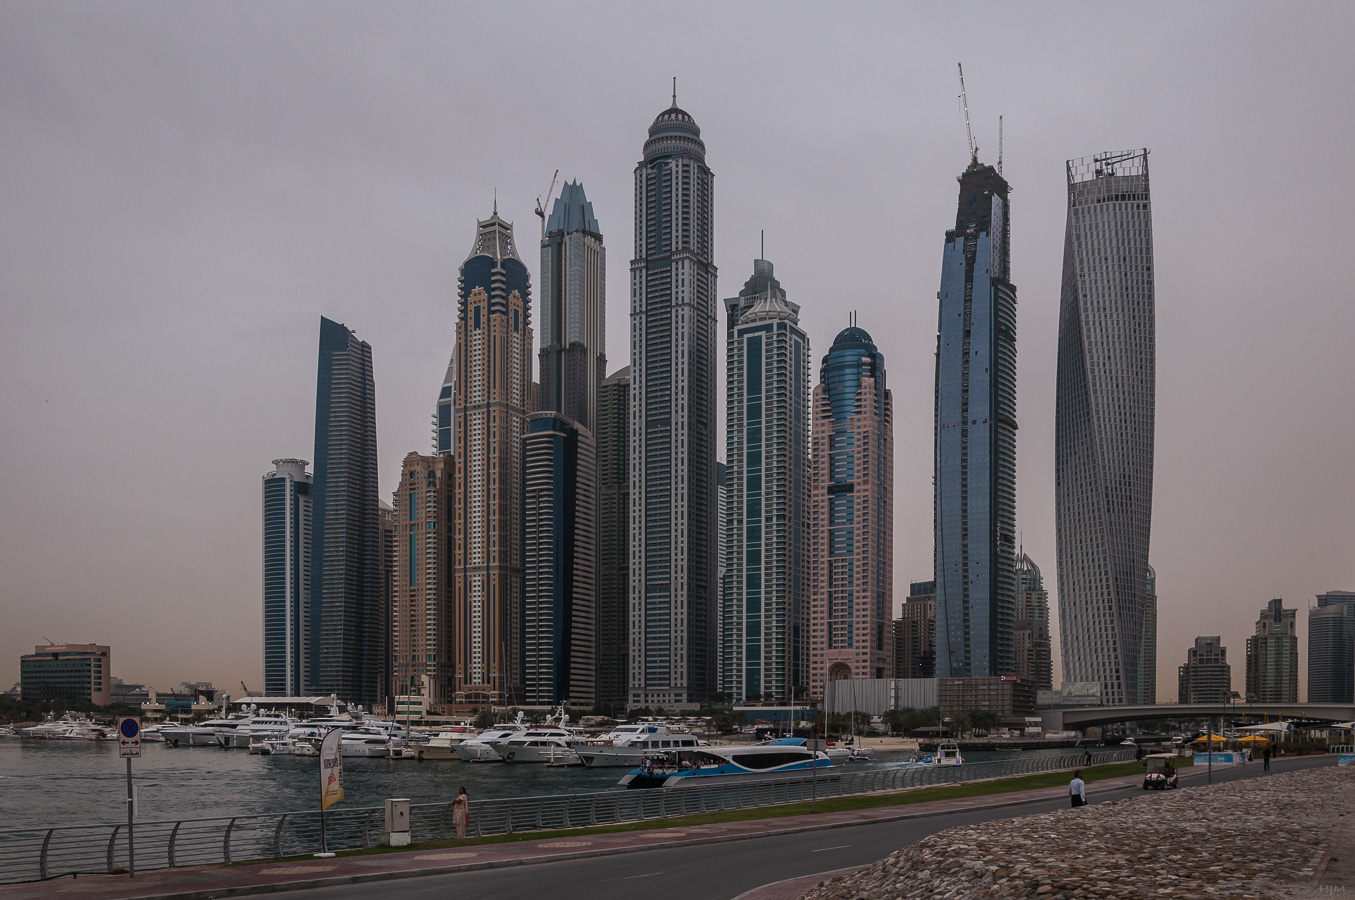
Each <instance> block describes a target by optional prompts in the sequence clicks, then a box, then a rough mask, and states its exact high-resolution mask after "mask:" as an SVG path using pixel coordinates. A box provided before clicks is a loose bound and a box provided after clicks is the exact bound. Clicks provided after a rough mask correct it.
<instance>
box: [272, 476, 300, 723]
mask: <svg viewBox="0 0 1355 900" xmlns="http://www.w3.org/2000/svg"><path fill="white" fill-rule="evenodd" d="M310 655H311V475H310V473H309V472H307V471H306V461H305V460H304V459H275V460H273V471H272V472H269V473H268V474H266V475H264V477H263V692H264V694H265V696H269V697H300V696H302V695H304V694H306V693H308V692H309V690H310V688H311V682H310V679H309V676H310Z"/></svg>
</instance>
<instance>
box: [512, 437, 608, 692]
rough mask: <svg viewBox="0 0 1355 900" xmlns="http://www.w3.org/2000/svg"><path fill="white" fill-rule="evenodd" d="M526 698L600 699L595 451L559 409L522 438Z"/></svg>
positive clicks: (590, 443) (591, 440) (524, 673)
mask: <svg viewBox="0 0 1355 900" xmlns="http://www.w3.org/2000/svg"><path fill="white" fill-rule="evenodd" d="M523 470H524V471H525V473H526V488H525V492H524V497H523V522H524V535H523V591H524V595H525V597H526V602H525V607H524V613H523V623H522V633H523V670H524V671H523V691H524V700H525V702H526V703H528V704H531V705H534V706H552V705H555V704H559V703H568V704H570V705H571V706H582V707H592V705H593V704H594V703H595V702H597V509H596V504H597V458H596V450H595V447H594V444H593V436H592V435H591V434H590V433H589V432H588V430H587V429H586V428H583V427H582V426H580V425H579V424H578V423H576V422H574V421H573V420H572V419H569V418H567V417H565V416H562V415H560V414H559V413H553V412H538V413H533V414H532V415H530V416H528V417H527V436H526V438H525V440H524V444H523Z"/></svg>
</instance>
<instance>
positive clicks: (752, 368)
mask: <svg viewBox="0 0 1355 900" xmlns="http://www.w3.org/2000/svg"><path fill="white" fill-rule="evenodd" d="M725 313H726V317H727V324H726V330H725V336H726V337H725V346H726V352H725V359H726V364H727V366H728V378H727V379H726V382H725V384H726V388H725V454H726V456H725V462H726V465H727V466H728V469H727V474H726V489H727V495H728V500H727V508H728V515H729V521H728V528H727V535H726V540H727V545H726V546H727V553H726V564H727V566H728V574H729V585H728V587H729V591H728V593H727V594H726V595H725V597H724V609H723V611H722V615H721V621H722V624H723V628H724V631H723V634H722V636H721V659H722V663H723V666H724V669H723V672H722V677H721V684H722V685H723V688H724V692H725V693H729V694H732V695H733V699H734V700H735V702H741V701H744V700H750V699H775V700H777V701H781V702H785V703H791V702H793V701H794V700H795V697H796V693H795V691H796V689H797V688H803V687H804V686H805V683H806V676H807V674H808V671H807V670H808V662H809V660H808V652H807V651H808V646H807V644H808V640H809V621H808V616H809V534H808V528H807V524H808V523H807V518H808V506H809V423H808V414H809V339H808V337H806V335H805V333H804V331H803V329H801V328H800V315H799V314H800V307H799V306H797V305H795V304H794V303H791V302H789V301H788V300H787V299H786V292H785V291H784V290H783V289H782V288H781V285H780V283H779V282H778V281H777V280H776V278H775V277H774V275H773V271H772V264H771V263H770V262H768V261H767V260H765V259H758V260H754V261H753V276H752V277H751V278H749V279H748V281H747V283H746V284H744V286H743V290H741V291H740V292H739V295H738V296H737V297H731V298H730V299H728V300H726V301H725Z"/></svg>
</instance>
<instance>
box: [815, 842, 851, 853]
mask: <svg viewBox="0 0 1355 900" xmlns="http://www.w3.org/2000/svg"><path fill="white" fill-rule="evenodd" d="M850 846H851V844H838V845H837V846H836V847H820V848H819V849H817V850H815V851H813V852H814V853H822V852H823V851H825V850H846V849H847V848H848V847H850Z"/></svg>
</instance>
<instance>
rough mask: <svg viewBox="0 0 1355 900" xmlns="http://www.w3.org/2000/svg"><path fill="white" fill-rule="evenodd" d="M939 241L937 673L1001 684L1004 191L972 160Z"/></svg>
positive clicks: (1010, 609) (1007, 482) (1005, 626)
mask: <svg viewBox="0 0 1355 900" xmlns="http://www.w3.org/2000/svg"><path fill="white" fill-rule="evenodd" d="M959 180H960V203H959V210H958V212H957V213H956V216H955V228H954V229H953V230H951V231H947V232H946V244H945V252H944V254H943V256H942V263H941V290H940V291H939V292H938V293H937V299H938V300H939V301H940V315H939V317H938V324H937V335H936V421H935V438H936V451H935V452H936V475H935V489H936V494H935V501H934V522H935V530H936V545H935V553H936V674H937V676H938V677H941V678H958V677H971V676H972V677H981V676H993V675H1010V674H1012V672H1013V671H1014V666H1015V657H1014V655H1013V647H1012V634H1013V627H1014V623H1015V619H1016V586H1015V574H1014V564H1015V559H1016V540H1015V538H1016V288H1015V286H1014V285H1012V283H1011V281H1010V278H1011V270H1010V236H1009V227H1008V225H1009V218H1008V207H1007V182H1006V181H1005V180H1004V179H1003V178H1002V176H1001V175H1000V174H999V173H998V171H997V170H996V169H994V168H993V167H992V166H985V165H980V164H979V161H978V157H977V156H975V157H974V158H973V159H972V161H971V163H970V165H969V167H968V168H966V169H965V171H964V173H963V174H962V175H960V179H959Z"/></svg>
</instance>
